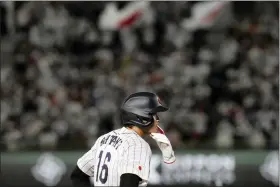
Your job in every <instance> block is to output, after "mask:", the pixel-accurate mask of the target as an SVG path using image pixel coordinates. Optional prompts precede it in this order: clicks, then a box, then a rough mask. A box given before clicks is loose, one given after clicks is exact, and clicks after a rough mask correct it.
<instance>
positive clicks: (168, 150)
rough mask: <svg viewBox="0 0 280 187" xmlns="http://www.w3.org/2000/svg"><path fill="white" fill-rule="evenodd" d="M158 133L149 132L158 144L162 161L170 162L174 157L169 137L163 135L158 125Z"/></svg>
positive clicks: (173, 160) (172, 161)
mask: <svg viewBox="0 0 280 187" xmlns="http://www.w3.org/2000/svg"><path fill="white" fill-rule="evenodd" d="M158 130H159V132H158V133H151V135H150V136H151V137H152V138H153V139H154V140H155V141H156V142H157V145H158V146H159V148H160V150H161V152H162V156H163V161H164V163H167V164H172V163H174V162H175V160H176V157H175V154H174V151H173V148H172V145H171V143H170V141H169V139H168V138H167V137H166V136H165V133H164V131H163V130H162V129H161V128H160V127H158Z"/></svg>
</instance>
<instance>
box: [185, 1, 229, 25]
mask: <svg viewBox="0 0 280 187" xmlns="http://www.w3.org/2000/svg"><path fill="white" fill-rule="evenodd" d="M191 15H192V16H191V17H190V18H188V19H185V20H183V21H182V23H181V25H182V27H183V28H185V29H187V30H195V29H207V28H223V27H226V26H227V25H228V24H230V23H231V21H232V11H231V2H228V1H213V2H212V1H211V2H210V1H209V2H199V3H196V4H195V5H194V6H193V8H192V12H191Z"/></svg>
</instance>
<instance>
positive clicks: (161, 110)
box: [152, 106, 169, 113]
mask: <svg viewBox="0 0 280 187" xmlns="http://www.w3.org/2000/svg"><path fill="white" fill-rule="evenodd" d="M167 110H169V108H167V107H164V106H157V107H156V108H154V109H153V110H152V113H158V112H165V111H167Z"/></svg>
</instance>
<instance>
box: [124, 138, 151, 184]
mask: <svg viewBox="0 0 280 187" xmlns="http://www.w3.org/2000/svg"><path fill="white" fill-rule="evenodd" d="M150 158H151V152H150V148H149V147H147V144H144V143H143V142H141V141H139V140H137V139H136V140H134V141H131V142H130V144H129V145H128V146H127V148H126V150H125V151H124V155H123V163H122V166H121V167H122V174H121V179H120V180H121V181H120V187H128V186H129V187H138V186H139V184H140V183H147V181H148V176H149V169H150Z"/></svg>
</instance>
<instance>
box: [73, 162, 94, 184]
mask: <svg viewBox="0 0 280 187" xmlns="http://www.w3.org/2000/svg"><path fill="white" fill-rule="evenodd" d="M71 181H72V185H73V187H90V186H91V185H90V180H89V176H88V175H87V174H85V173H84V172H83V171H82V170H81V169H80V168H79V167H78V166H76V167H75V169H74V170H73V171H72V173H71Z"/></svg>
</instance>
